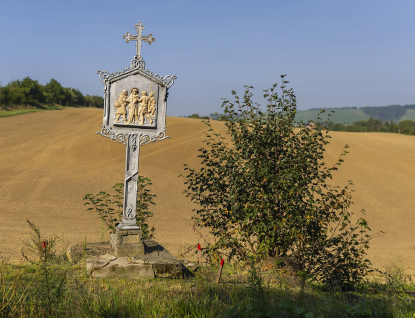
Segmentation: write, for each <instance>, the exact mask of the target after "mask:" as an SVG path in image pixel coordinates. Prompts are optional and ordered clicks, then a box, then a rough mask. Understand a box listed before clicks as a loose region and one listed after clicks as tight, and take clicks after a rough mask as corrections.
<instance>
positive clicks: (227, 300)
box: [0, 263, 415, 318]
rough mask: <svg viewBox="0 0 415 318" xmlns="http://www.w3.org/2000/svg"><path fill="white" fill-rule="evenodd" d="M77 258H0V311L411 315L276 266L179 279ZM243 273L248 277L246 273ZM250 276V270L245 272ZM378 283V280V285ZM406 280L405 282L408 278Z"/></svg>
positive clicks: (406, 308) (393, 298) (379, 296)
mask: <svg viewBox="0 0 415 318" xmlns="http://www.w3.org/2000/svg"><path fill="white" fill-rule="evenodd" d="M84 265H85V264H82V263H81V264H79V265H71V264H66V263H60V264H55V265H53V264H49V265H47V266H43V265H33V264H21V265H9V264H5V263H3V264H2V265H1V266H0V316H1V317H40V316H42V317H47V316H54V317H330V318H331V317H333V318H335V317H413V315H414V313H415V301H414V299H415V298H414V297H412V296H406V295H402V294H388V293H381V292H375V291H369V290H368V289H367V288H365V287H362V288H360V289H359V291H356V292H348V293H342V292H338V291H335V290H331V291H325V290H323V289H322V288H321V287H319V286H315V285H308V286H306V288H305V290H303V291H302V290H301V289H300V288H299V285H298V283H296V280H295V279H294V278H293V277H292V276H291V275H288V274H287V273H284V272H282V271H268V272H263V273H262V275H261V276H259V275H256V276H255V277H253V276H252V275H251V276H249V273H247V271H245V270H244V269H242V268H237V267H230V266H227V267H226V266H225V269H224V272H223V274H222V282H221V283H219V284H216V283H215V278H216V273H217V268H216V267H202V268H201V269H199V270H198V271H197V272H196V273H195V277H194V278H191V279H184V280H173V279H154V280H131V279H97V278H95V279H94V278H91V277H88V276H86V275H85V269H84ZM249 277H251V279H249ZM252 277H253V278H252ZM379 286H380V285H379ZM412 287H413V286H412Z"/></svg>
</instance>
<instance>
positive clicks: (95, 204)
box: [84, 176, 156, 239]
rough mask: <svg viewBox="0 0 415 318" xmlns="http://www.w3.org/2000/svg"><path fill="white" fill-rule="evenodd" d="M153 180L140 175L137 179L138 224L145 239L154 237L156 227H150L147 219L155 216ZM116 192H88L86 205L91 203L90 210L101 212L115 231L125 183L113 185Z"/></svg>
mask: <svg viewBox="0 0 415 318" xmlns="http://www.w3.org/2000/svg"><path fill="white" fill-rule="evenodd" d="M149 185H151V180H150V179H149V178H145V177H142V176H138V180H137V209H136V219H137V224H138V226H139V227H140V229H141V231H142V232H143V239H151V238H153V237H154V230H155V229H154V227H152V228H151V229H149V226H148V223H147V220H148V218H150V217H152V216H153V212H151V211H150V210H149V209H150V206H151V205H155V203H154V201H153V198H154V197H155V196H156V195H155V194H152V193H151V192H150V190H149V189H148V186H149ZM112 188H113V189H114V193H113V194H109V193H107V192H105V191H100V192H99V193H98V194H86V195H85V196H84V200H85V201H86V202H85V203H84V205H89V206H90V207H89V208H88V211H95V212H97V213H98V214H99V216H100V218H101V220H102V222H103V223H104V224H105V225H106V227H107V228H108V230H109V231H111V232H112V233H115V230H116V226H117V224H118V223H119V222H120V220H121V218H122V212H123V210H122V209H123V199H124V184H123V183H117V184H115V185H114V186H113V187H112Z"/></svg>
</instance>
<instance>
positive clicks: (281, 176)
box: [183, 76, 370, 288]
mask: <svg viewBox="0 0 415 318" xmlns="http://www.w3.org/2000/svg"><path fill="white" fill-rule="evenodd" d="M282 78H283V81H282V85H281V87H280V88H281V94H278V93H277V91H276V87H277V84H274V85H273V87H272V88H271V89H269V90H267V91H265V94H264V98H266V100H267V106H266V110H265V111H263V110H262V109H261V107H260V105H258V104H256V103H254V102H253V101H252V97H253V94H252V93H251V88H252V87H246V90H245V93H244V96H243V98H242V99H241V98H239V97H238V96H237V95H236V92H235V91H233V92H232V95H233V96H234V98H235V101H234V102H230V101H229V100H224V102H223V104H222V107H223V110H224V116H225V117H226V121H225V125H226V127H227V136H226V138H225V137H224V136H222V135H220V134H219V133H216V132H215V131H214V130H213V128H212V126H211V124H210V122H209V121H206V122H205V123H206V125H207V127H208V128H209V129H208V131H207V132H206V137H207V140H206V141H205V146H204V147H202V148H201V149H199V157H200V158H201V168H200V169H194V168H191V167H188V166H187V165H185V173H186V174H185V175H184V176H183V178H184V182H185V184H186V185H187V190H185V191H184V192H185V194H186V195H187V196H188V197H190V198H191V200H192V201H193V202H195V203H196V204H197V208H196V209H195V211H196V214H197V215H196V216H195V220H196V223H197V225H198V226H199V227H208V228H210V230H211V233H212V234H213V236H214V237H215V242H214V243H213V244H211V245H210V246H209V247H208V248H207V249H206V251H207V252H212V251H214V252H220V253H224V254H230V255H229V257H233V256H235V257H236V258H238V259H241V260H244V261H248V260H250V259H251V258H252V257H253V258H254V260H260V259H263V258H265V257H267V256H279V255H281V256H290V257H292V258H293V259H294V260H295V261H296V262H297V264H298V266H299V268H300V270H301V274H302V277H303V278H304V280H305V279H308V278H312V279H315V280H320V281H322V282H324V283H325V284H335V285H337V286H339V287H340V288H346V287H350V286H352V285H353V284H355V283H357V282H358V281H360V280H361V279H362V277H363V276H364V275H365V274H366V273H367V272H368V271H369V269H370V268H369V265H370V263H369V261H368V260H366V259H365V258H364V255H365V250H366V249H367V248H368V242H369V236H368V234H367V231H369V230H370V229H369V227H368V225H367V223H366V221H365V220H364V219H362V218H359V219H358V220H354V219H353V218H352V216H353V213H352V212H350V211H349V207H350V205H351V204H352V200H351V198H352V197H351V192H352V191H351V190H350V189H349V186H350V185H351V182H349V184H348V185H346V186H344V187H339V186H336V185H333V184H332V182H331V179H332V173H333V172H334V171H336V170H337V169H338V167H339V166H340V165H341V163H342V162H343V159H342V158H343V156H344V155H345V154H346V153H347V151H346V148H348V146H347V145H346V146H345V149H343V151H342V153H341V154H340V157H339V159H338V160H337V162H336V163H335V165H334V166H332V167H328V166H327V165H326V164H325V162H324V152H325V146H326V145H327V144H328V143H329V141H328V140H329V138H330V136H329V134H328V131H326V130H324V128H323V127H322V125H314V124H309V125H308V126H305V125H304V124H303V123H302V122H296V121H295V115H296V113H297V109H296V97H295V95H294V92H293V90H292V89H286V86H285V85H286V83H288V82H287V81H285V80H284V76H282ZM362 213H364V211H362Z"/></svg>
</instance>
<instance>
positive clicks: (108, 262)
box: [67, 234, 194, 279]
mask: <svg viewBox="0 0 415 318" xmlns="http://www.w3.org/2000/svg"><path fill="white" fill-rule="evenodd" d="M114 235H115V234H114ZM142 243H144V246H145V249H146V254H144V255H140V256H128V257H127V256H121V257H117V256H115V255H114V254H115V253H114V249H113V248H112V246H111V244H110V243H109V242H102V243H88V244H75V245H72V246H70V247H69V248H68V250H67V256H68V259H69V260H70V261H71V262H73V263H78V262H80V261H82V260H85V263H86V271H87V274H88V275H90V276H92V277H107V278H110V277H129V278H138V279H142V278H189V277H193V274H192V272H190V271H189V270H188V269H187V268H186V266H189V264H190V266H192V264H193V263H190V262H187V263H186V266H185V265H184V264H182V263H181V262H180V261H178V260H177V259H176V258H175V257H174V256H173V255H171V254H170V253H169V252H168V251H167V250H166V249H165V248H164V247H163V246H161V245H160V244H158V243H157V242H156V241H153V240H145V241H143V242H142ZM193 266H194V264H193Z"/></svg>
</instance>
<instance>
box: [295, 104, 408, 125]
mask: <svg viewBox="0 0 415 318" xmlns="http://www.w3.org/2000/svg"><path fill="white" fill-rule="evenodd" d="M323 109H324V110H325V112H324V114H322V115H321V117H322V118H321V120H318V121H324V120H325V119H327V118H329V120H330V121H332V122H333V123H340V124H352V123H354V122H357V121H365V120H368V119H369V118H375V119H380V120H381V121H383V122H386V121H390V122H394V123H396V122H399V121H402V120H408V119H409V120H413V121H415V104H410V105H403V106H401V105H389V106H365V107H361V108H357V107H343V108H323ZM319 112H320V109H317V108H314V109H308V110H300V111H298V114H297V117H296V119H297V120H298V121H300V120H302V121H304V122H308V121H310V120H313V121H316V120H317V116H318V114H319ZM328 114H331V115H330V116H329V117H328Z"/></svg>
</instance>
